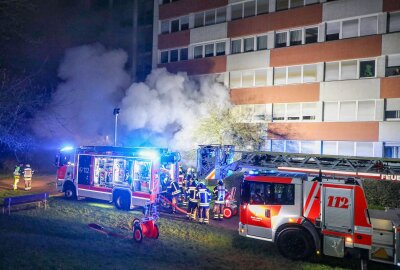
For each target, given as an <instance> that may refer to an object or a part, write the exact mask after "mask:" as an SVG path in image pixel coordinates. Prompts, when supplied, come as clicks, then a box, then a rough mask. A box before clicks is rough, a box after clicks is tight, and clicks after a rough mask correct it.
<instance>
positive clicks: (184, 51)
mask: <svg viewBox="0 0 400 270" xmlns="http://www.w3.org/2000/svg"><path fill="white" fill-rule="evenodd" d="M179 60H180V61H184V60H188V49H187V48H184V49H181V50H180V59H179Z"/></svg>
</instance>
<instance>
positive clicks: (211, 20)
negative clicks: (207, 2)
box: [205, 10, 215, 25]
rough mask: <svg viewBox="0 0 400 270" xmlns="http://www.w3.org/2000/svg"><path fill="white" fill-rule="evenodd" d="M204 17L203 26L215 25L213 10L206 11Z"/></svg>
mask: <svg viewBox="0 0 400 270" xmlns="http://www.w3.org/2000/svg"><path fill="white" fill-rule="evenodd" d="M205 16H206V22H205V25H211V24H215V10H208V11H206V12H205Z"/></svg>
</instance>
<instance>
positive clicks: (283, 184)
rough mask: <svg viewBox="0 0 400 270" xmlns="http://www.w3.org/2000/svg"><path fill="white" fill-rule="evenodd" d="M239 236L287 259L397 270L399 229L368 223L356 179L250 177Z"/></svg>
mask: <svg viewBox="0 0 400 270" xmlns="http://www.w3.org/2000/svg"><path fill="white" fill-rule="evenodd" d="M239 211H240V223H239V234H240V235H242V236H245V237H250V238H255V239H260V240H265V241H270V242H274V243H276V244H277V246H278V249H279V251H280V252H281V253H282V254H283V255H284V256H285V257H288V258H291V259H303V258H307V257H309V256H311V255H312V254H320V253H323V254H325V255H329V256H334V257H340V258H342V257H344V256H345V255H348V254H357V255H359V256H360V257H361V258H364V259H367V258H369V259H370V260H374V261H379V262H384V263H389V264H394V265H397V266H400V224H399V221H398V220H397V221H395V220H391V218H372V217H371V216H370V212H369V210H368V206H367V202H366V199H365V194H364V190H363V188H362V185H361V183H360V182H359V181H358V180H355V179H354V178H347V179H346V178H343V179H332V178H328V179H322V177H321V176H320V177H314V178H311V177H310V176H309V175H307V174H305V173H296V172H284V171H250V172H249V173H248V174H245V176H244V180H243V183H242V186H241V205H240V210H239Z"/></svg>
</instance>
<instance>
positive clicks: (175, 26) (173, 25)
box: [171, 20, 179, 33]
mask: <svg viewBox="0 0 400 270" xmlns="http://www.w3.org/2000/svg"><path fill="white" fill-rule="evenodd" d="M178 31H179V20H173V21H171V32H172V33H173V32H178Z"/></svg>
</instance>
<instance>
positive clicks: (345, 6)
mask: <svg viewBox="0 0 400 270" xmlns="http://www.w3.org/2000/svg"><path fill="white" fill-rule="evenodd" d="M382 6H383V3H382V0H348V1H333V2H327V3H324V5H323V8H322V21H331V20H339V19H344V18H349V17H355V16H361V15H367V14H371V13H378V12H381V11H382Z"/></svg>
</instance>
